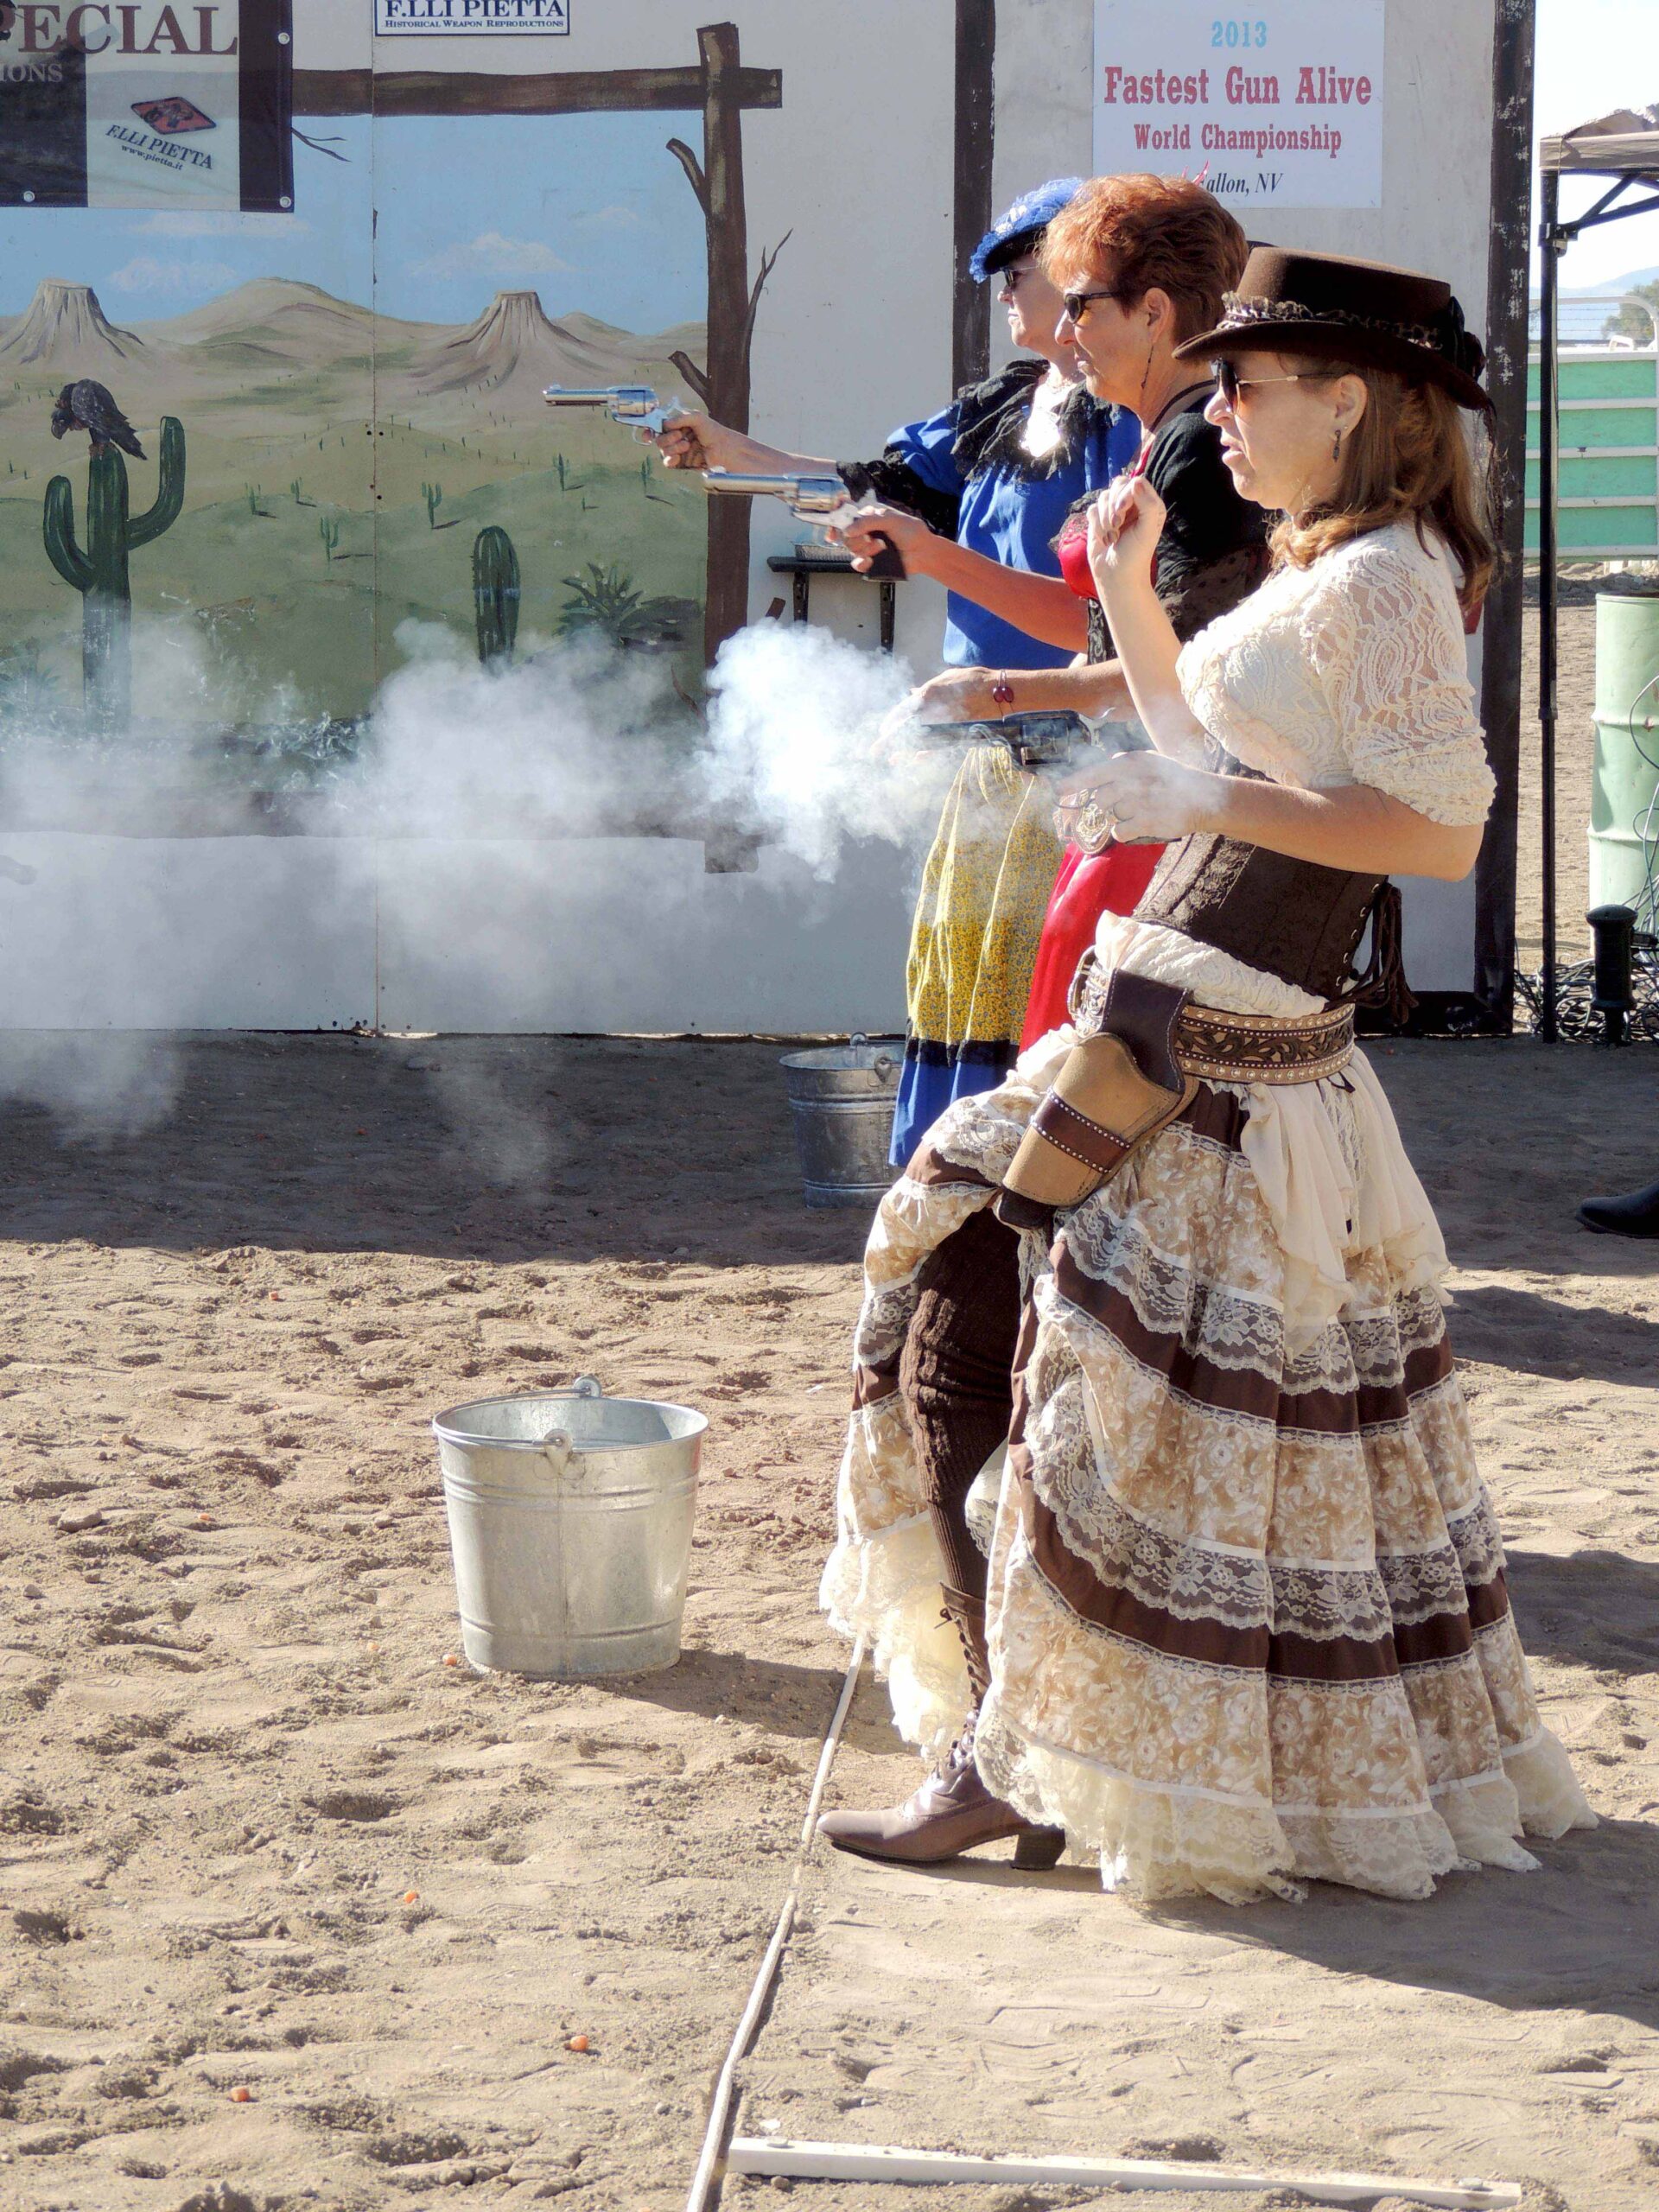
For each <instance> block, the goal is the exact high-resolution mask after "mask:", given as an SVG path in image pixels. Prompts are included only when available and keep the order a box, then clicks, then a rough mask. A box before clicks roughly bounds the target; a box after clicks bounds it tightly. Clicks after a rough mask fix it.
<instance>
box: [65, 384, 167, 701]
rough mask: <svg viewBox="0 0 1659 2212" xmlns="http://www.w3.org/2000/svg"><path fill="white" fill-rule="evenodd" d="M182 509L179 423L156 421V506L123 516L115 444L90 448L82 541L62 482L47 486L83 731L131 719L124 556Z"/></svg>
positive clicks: (122, 468)
mask: <svg viewBox="0 0 1659 2212" xmlns="http://www.w3.org/2000/svg"><path fill="white" fill-rule="evenodd" d="M183 505H184V425H183V423H181V422H180V421H179V419H178V417H177V416H174V415H167V416H163V417H162V455H161V481H160V484H159V486H158V487H157V490H156V501H155V505H153V506H151V507H149V509H148V510H147V511H146V512H144V513H143V514H141V515H135V514H133V513H131V512H130V510H129V505H128V499H127V464H126V462H125V461H124V459H123V458H122V456H121V454H119V453H118V452H117V450H116V449H115V448H114V447H113V446H105V448H103V450H102V451H101V452H99V451H97V450H94V452H93V454H92V460H91V461H90V462H89V464H88V467H87V472H86V546H85V550H82V548H81V547H80V546H79V545H78V544H77V543H76V542H75V497H74V493H73V490H72V489H71V488H70V484H69V479H68V478H67V476H54V478H53V479H52V481H51V482H50V483H49V484H48V486H47V487H46V512H45V518H44V521H45V533H46V550H47V553H48V556H49V557H50V559H51V563H52V565H53V567H54V569H56V570H57V572H58V574H59V575H60V576H61V577H62V578H63V580H64V582H66V583H67V584H73V586H74V588H75V589H76V590H77V591H78V592H79V593H80V594H81V596H82V599H83V601H85V605H84V607H83V610H82V613H81V649H80V652H81V671H82V676H83V680H84V685H85V698H86V721H87V726H88V727H89V728H92V729H95V730H97V731H99V733H100V734H108V733H109V732H111V731H113V730H118V729H122V728H125V726H126V724H127V722H128V721H130V718H131V714H132V585H131V580H130V575H129V573H128V557H129V556H130V554H132V553H133V552H134V551H136V550H137V548H138V547H139V546H141V545H149V544H150V543H153V542H154V540H155V539H156V538H158V537H161V535H162V532H163V531H168V530H171V529H172V527H173V525H174V524H175V522H176V521H177V520H178V518H179V512H180V509H181V507H182V506H183Z"/></svg>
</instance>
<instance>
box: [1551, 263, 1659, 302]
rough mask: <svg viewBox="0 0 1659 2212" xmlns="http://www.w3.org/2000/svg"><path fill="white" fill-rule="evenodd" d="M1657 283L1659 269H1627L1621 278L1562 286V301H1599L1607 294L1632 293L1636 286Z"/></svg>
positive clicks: (1608, 278)
mask: <svg viewBox="0 0 1659 2212" xmlns="http://www.w3.org/2000/svg"><path fill="white" fill-rule="evenodd" d="M1654 283H1659V267H1656V268H1653V269H1628V270H1625V272H1624V275H1623V276H1622V277H1604V278H1603V280H1602V282H1601V283H1599V284H1563V285H1562V287H1561V297H1562V298H1563V299H1564V300H1595V299H1600V298H1601V297H1602V296H1604V295H1605V294H1606V293H1608V292H1614V293H1618V292H1633V291H1635V289H1636V288H1637V285H1638V284H1654Z"/></svg>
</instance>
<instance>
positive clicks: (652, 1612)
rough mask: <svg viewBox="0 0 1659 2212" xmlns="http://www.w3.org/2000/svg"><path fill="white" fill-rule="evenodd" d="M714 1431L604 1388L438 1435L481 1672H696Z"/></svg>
mask: <svg viewBox="0 0 1659 2212" xmlns="http://www.w3.org/2000/svg"><path fill="white" fill-rule="evenodd" d="M708 1426H709V1423H708V1420H707V1417H706V1416H705V1415H704V1414H699V1413H694V1412H692V1410H691V1408H690V1407H689V1406H671V1405H659V1404H658V1403H657V1402H656V1401H655V1400H653V1399H650V1398H607V1397H606V1396H605V1395H604V1393H603V1392H602V1391H601V1389H600V1386H599V1384H598V1383H596V1382H595V1381H594V1378H593V1376H591V1375H583V1376H579V1377H578V1378H577V1380H576V1381H575V1383H573V1384H572V1385H571V1387H570V1389H569V1390H556V1391H551V1392H550V1393H549V1394H548V1395H545V1396H543V1397H537V1398H480V1399H478V1400H477V1401H475V1402H474V1403H473V1404H471V1405H465V1406H454V1407H452V1408H450V1409H449V1411H448V1413H442V1414H439V1415H438V1417H437V1419H436V1420H435V1421H434V1422H433V1424H432V1433H433V1434H434V1435H435V1437H436V1438H437V1440H438V1459H439V1463H440V1465H442V1470H443V1503H444V1510H445V1512H446V1514H447V1515H448V1521H449V1548H450V1553H451V1555H452V1557H453V1559H454V1569H455V1595H456V1598H457V1599H458V1601H459V1604H460V1608H461V1643H462V1646H463V1648H464V1649H465V1651H466V1654H467V1658H468V1660H469V1661H470V1662H472V1664H473V1665H474V1667H477V1668H479V1669H502V1670H503V1671H505V1673H508V1674H513V1675H535V1676H537V1677H538V1678H542V1679H554V1680H558V1681H569V1680H572V1679H576V1678H580V1677H582V1676H585V1675H639V1674H645V1673H647V1672H648V1671H650V1670H651V1669H653V1668H658V1667H671V1666H672V1665H673V1664H674V1662H675V1661H676V1660H677V1658H678V1657H679V1656H680V1621H681V1617H682V1615H683V1611H684V1609H685V1579H686V1570H687V1568H688V1567H689V1565H690V1556H691V1522H692V1516H693V1515H694V1513H695V1512H696V1489H697V1465H698V1461H699V1459H700V1457H701V1454H702V1433H703V1431H704V1430H705V1429H706V1428H707V1427H708Z"/></svg>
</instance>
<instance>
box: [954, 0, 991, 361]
mask: <svg viewBox="0 0 1659 2212" xmlns="http://www.w3.org/2000/svg"><path fill="white" fill-rule="evenodd" d="M995 79H996V0H957V121H956V162H955V187H956V188H955V192H954V195H953V215H952V222H951V230H952V240H953V247H954V252H953V260H954V264H955V267H954V282H953V284H952V289H951V313H950V378H951V382H952V385H955V386H960V385H964V384H974V383H976V382H977V381H978V380H979V379H980V378H982V377H984V376H988V374H989V373H990V365H991V289H992V288H991V287H990V286H989V285H988V284H981V283H976V281H975V278H974V276H973V272H972V271H971V270H970V269H969V265H968V264H969V262H970V261H971V260H972V259H973V253H974V248H975V247H976V245H978V244H979V242H980V240H981V238H983V237H984V235H985V233H986V232H987V231H988V230H989V229H990V227H991V158H992V155H993V152H994V150H995V140H996V81H995Z"/></svg>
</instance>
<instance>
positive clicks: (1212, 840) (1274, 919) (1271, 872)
mask: <svg viewBox="0 0 1659 2212" xmlns="http://www.w3.org/2000/svg"><path fill="white" fill-rule="evenodd" d="M1387 882H1388V879H1387V878H1386V877H1385V876H1381V875H1351V874H1348V873H1347V871H1346V870H1345V869H1343V868H1320V867H1319V866H1318V865H1317V864H1316V863H1315V862H1313V861H1293V860H1289V859H1287V857H1286V856H1285V855H1284V854H1282V853H1270V852H1268V851H1267V850H1266V849H1265V848H1263V847H1262V846H1261V845H1241V844H1238V843H1237V842H1235V841H1234V839H1232V838H1230V837H1219V836H1214V835H1211V834H1205V835H1204V836H1192V837H1183V838H1182V839H1181V840H1180V841H1179V843H1177V844H1173V845H1171V846H1170V848H1169V849H1168V850H1167V851H1166V853H1165V855H1164V857H1163V859H1162V860H1161V861H1160V862H1159V864H1158V870H1157V873H1156V874H1154V877H1153V879H1152V881H1151V882H1150V883H1149V884H1148V885H1147V889H1146V892H1145V893H1144V895H1143V896H1142V898H1141V903H1140V905H1139V906H1137V907H1136V908H1135V918H1136V919H1137V920H1139V921H1143V922H1158V923H1160V924H1161V925H1162V926H1163V927H1164V928H1165V929H1171V930H1179V931H1181V933H1182V935H1183V936H1185V937H1190V938H1197V939H1198V943H1199V944H1213V945H1214V946H1215V947H1216V948H1217V950H1218V951H1222V952H1228V953H1230V954H1231V955H1232V957H1234V959H1236V960H1242V961H1243V963H1244V964H1245V966H1246V967H1249V968H1262V969H1266V970H1267V971H1268V974H1269V975H1273V976H1280V977H1281V978H1282V980H1283V981H1284V982H1287V983H1294V984H1295V985H1296V986H1297V987H1298V988H1299V989H1301V990H1304V991H1311V992H1313V995H1315V997H1317V998H1322V999H1324V1000H1325V1001H1326V1002H1327V1004H1329V1003H1331V1002H1332V1001H1335V1000H1336V999H1337V998H1338V997H1339V996H1341V995H1343V994H1344V988H1345V987H1346V986H1348V985H1350V984H1351V982H1352V980H1353V978H1352V976H1351V963H1352V961H1353V957H1354V955H1355V953H1356V952H1357V950H1359V942H1360V939H1361V938H1363V936H1364V934H1365V925H1366V923H1367V922H1368V921H1370V918H1371V913H1372V910H1373V908H1374V907H1376V905H1377V903H1378V897H1379V894H1380V893H1382V891H1383V887H1384V886H1385V884H1387ZM1390 888H1392V887H1391V886H1390Z"/></svg>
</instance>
